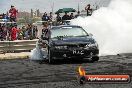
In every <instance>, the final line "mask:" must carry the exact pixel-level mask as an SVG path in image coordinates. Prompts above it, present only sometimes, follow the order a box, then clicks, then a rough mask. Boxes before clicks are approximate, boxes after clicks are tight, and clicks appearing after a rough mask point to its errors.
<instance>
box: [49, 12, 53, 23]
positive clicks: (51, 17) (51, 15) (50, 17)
mask: <svg viewBox="0 0 132 88" xmlns="http://www.w3.org/2000/svg"><path fill="white" fill-rule="evenodd" d="M49 19H50V21H52V20H53V14H52V12H50V16H49Z"/></svg>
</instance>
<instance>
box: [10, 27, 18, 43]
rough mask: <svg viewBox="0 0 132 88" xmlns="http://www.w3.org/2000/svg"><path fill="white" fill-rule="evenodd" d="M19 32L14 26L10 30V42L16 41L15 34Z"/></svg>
mask: <svg viewBox="0 0 132 88" xmlns="http://www.w3.org/2000/svg"><path fill="white" fill-rule="evenodd" d="M18 32H19V29H17V25H14V27H13V28H12V29H11V40H12V41H14V40H17V33H18Z"/></svg>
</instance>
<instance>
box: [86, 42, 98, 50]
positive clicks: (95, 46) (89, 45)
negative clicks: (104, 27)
mask: <svg viewBox="0 0 132 88" xmlns="http://www.w3.org/2000/svg"><path fill="white" fill-rule="evenodd" d="M90 48H95V49H98V44H97V43H94V44H91V43H90V44H87V45H86V46H85V47H84V49H90Z"/></svg>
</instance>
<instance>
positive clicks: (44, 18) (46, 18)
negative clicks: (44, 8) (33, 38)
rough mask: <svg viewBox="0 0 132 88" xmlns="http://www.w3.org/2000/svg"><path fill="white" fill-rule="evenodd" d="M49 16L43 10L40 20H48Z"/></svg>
mask: <svg viewBox="0 0 132 88" xmlns="http://www.w3.org/2000/svg"><path fill="white" fill-rule="evenodd" d="M49 20H50V18H49V16H47V13H46V12H45V13H44V15H43V16H42V21H49Z"/></svg>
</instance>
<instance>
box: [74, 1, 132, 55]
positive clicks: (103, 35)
mask: <svg viewBox="0 0 132 88" xmlns="http://www.w3.org/2000/svg"><path fill="white" fill-rule="evenodd" d="M72 24H74V25H79V26H82V27H83V28H84V29H85V30H86V31H87V32H88V33H92V34H93V37H94V38H95V40H96V41H97V42H98V44H99V48H100V55H115V54H119V53H132V0H112V1H111V2H110V4H109V6H108V7H101V8H100V9H98V10H96V11H94V12H93V14H92V16H89V17H85V18H82V17H78V18H77V19H73V20H72Z"/></svg>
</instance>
